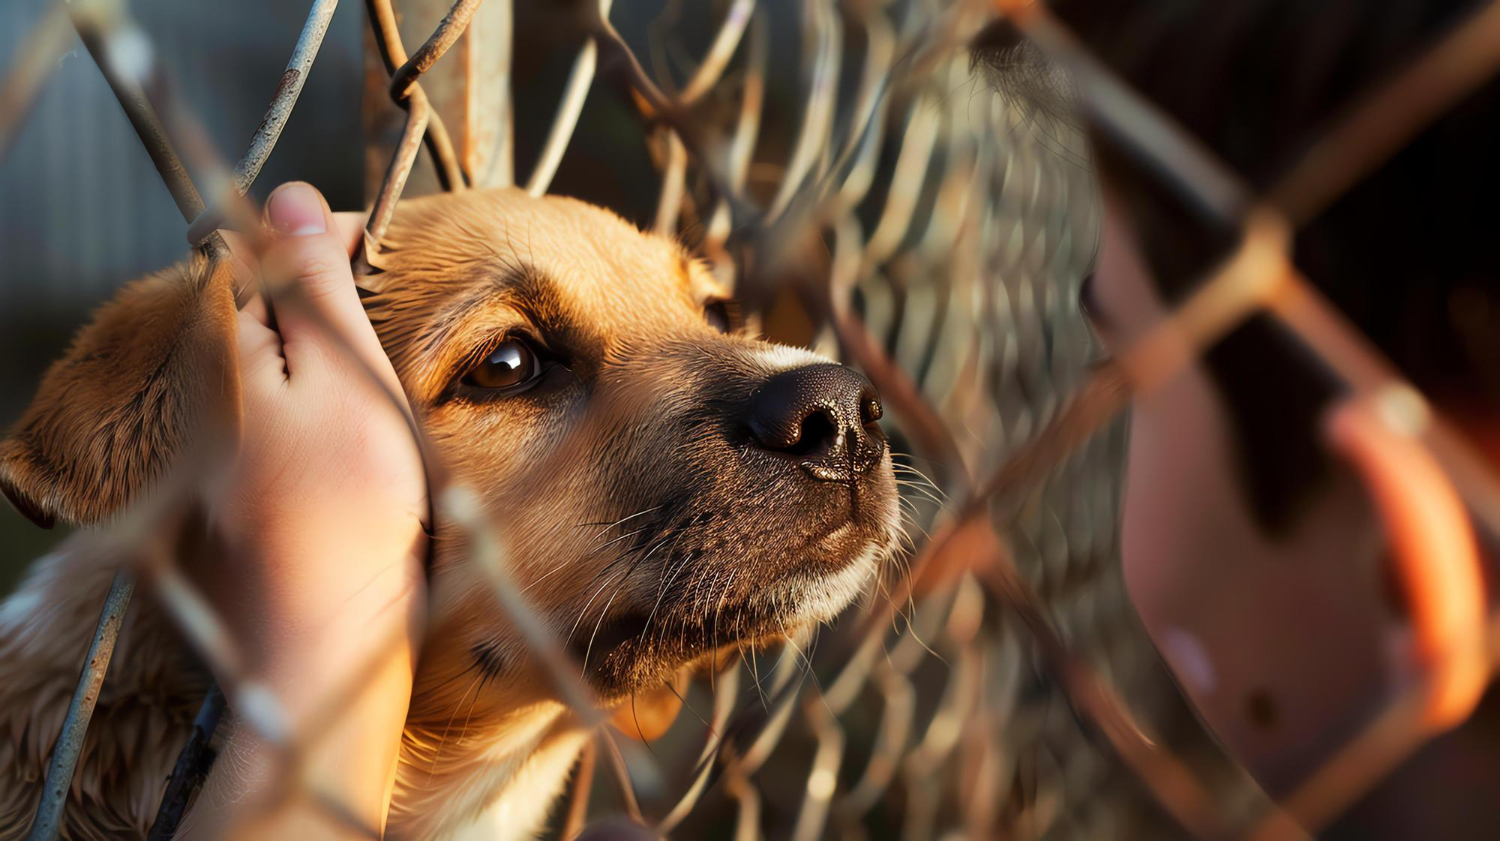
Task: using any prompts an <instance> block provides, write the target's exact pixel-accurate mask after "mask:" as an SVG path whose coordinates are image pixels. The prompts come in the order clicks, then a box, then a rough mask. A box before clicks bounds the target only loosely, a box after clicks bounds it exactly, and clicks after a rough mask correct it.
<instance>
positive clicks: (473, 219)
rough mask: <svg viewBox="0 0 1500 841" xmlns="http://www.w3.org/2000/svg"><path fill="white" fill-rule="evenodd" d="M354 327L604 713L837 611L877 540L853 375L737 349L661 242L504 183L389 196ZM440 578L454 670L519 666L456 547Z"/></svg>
mask: <svg viewBox="0 0 1500 841" xmlns="http://www.w3.org/2000/svg"><path fill="white" fill-rule="evenodd" d="M378 264H379V266H380V267H381V268H382V269H383V272H382V273H381V274H380V275H378V276H377V277H375V278H372V279H371V280H372V283H373V285H374V286H375V288H376V289H377V290H378V292H377V294H376V295H375V296H374V297H372V298H370V299H368V300H367V302H366V306H367V310H368V312H369V314H370V316H371V320H372V322H373V323H374V324H375V327H376V330H377V332H378V333H379V334H380V336H381V339H382V342H383V343H384V344H385V346H386V348H387V350H388V352H389V353H390V355H391V357H392V361H393V362H394V364H395V366H396V370H397V373H398V374H399V375H400V376H401V379H402V381H403V383H405V385H406V388H407V391H408V395H409V397H410V399H411V402H412V405H413V408H414V410H415V411H416V412H417V414H418V415H419V417H420V418H421V420H422V423H423V425H424V427H425V428H426V430H427V431H428V433H429V435H430V436H431V438H432V440H433V443H434V444H435V445H436V447H437V449H438V451H439V452H440V453H441V455H442V457H443V458H444V461H445V463H446V464H447V465H448V466H449V468H450V470H451V471H452V474H453V475H452V479H453V480H454V481H456V482H458V483H460V484H462V485H464V486H466V487H467V488H469V489H471V490H472V491H473V492H474V493H475V495H476V496H477V497H478V498H479V499H480V500H482V501H483V503H484V505H485V507H486V509H487V512H486V513H487V515H488V516H489V518H490V519H491V520H492V521H493V522H494V524H495V526H496V528H497V529H498V531H499V533H500V534H501V536H502V540H503V542H504V544H505V548H506V562H507V567H508V569H507V571H508V573H509V576H510V578H511V579H512V580H513V581H514V583H515V585H516V586H517V587H519V588H520V589H521V590H522V591H523V592H524V593H525V595H526V597H527V599H528V600H529V602H530V603H531V604H532V605H534V606H535V607H536V609H537V610H538V612H539V613H540V614H541V615H542V617H543V618H544V619H545V620H546V621H547V622H548V623H549V624H550V625H551V628H552V630H553V631H554V633H555V634H556V635H557V637H558V638H559V639H560V640H561V641H563V643H564V645H565V647H566V649H567V650H568V651H570V652H571V653H572V654H574V655H575V656H576V657H577V658H578V659H579V660H580V661H582V662H583V665H584V671H585V674H586V675H588V676H589V677H590V679H591V680H592V682H593V684H594V685H595V687H596V689H597V690H599V691H600V692H602V693H603V694H605V695H606V696H612V695H618V694H622V693H626V692H629V691H633V690H635V689H637V688H641V687H642V686H644V685H647V684H651V683H659V682H660V681H661V680H663V679H665V678H666V677H668V676H669V675H670V674H671V673H672V672H674V671H675V670H677V669H678V668H680V667H681V666H682V665H683V664H684V663H685V662H687V661H689V660H691V659H693V658H695V657H698V656H701V655H703V654H704V653H706V652H708V651H710V650H712V649H714V648H715V647H717V646H720V645H727V644H733V643H745V642H753V641H755V640H758V639H762V638H766V637H775V636H780V635H782V634H784V633H785V632H787V631H790V630H793V629H795V628H798V627H800V626H804V625H807V624H809V623H812V622H818V621H822V620H826V619H829V618H831V617H832V616H833V615H834V614H835V613H836V612H837V611H839V610H840V609H841V608H843V607H844V606H845V605H846V604H848V602H849V601H850V600H851V599H852V598H853V597H854V596H855V595H856V594H857V593H858V592H859V591H860V590H861V589H863V588H864V587H865V586H867V585H869V584H870V583H871V582H872V580H873V578H874V576H875V574H876V573H877V567H878V566H879V565H880V564H881V563H882V562H883V561H884V560H885V559H886V557H887V556H888V554H889V552H890V551H891V548H892V547H893V545H894V543H895V540H896V529H897V525H896V523H897V510H898V509H897V499H896V489H895V483H894V480H893V478H892V471H891V466H890V460H889V456H888V454H887V452H886V445H885V438H884V435H883V434H882V433H881V430H880V427H879V425H878V423H877V420H878V418H879V417H880V413H881V408H880V402H879V398H878V396H877V395H876V393H875V391H874V389H873V388H872V387H871V386H870V384H869V383H868V381H866V380H865V379H864V378H863V377H862V376H861V375H859V374H857V373H855V372H853V371H851V370H849V369H847V368H844V367H842V366H838V365H834V364H831V363H829V362H828V361H827V360H825V359H822V358H820V357H817V356H815V355H813V354H810V353H808V352H805V351H800V350H795V349H792V348H788V347H784V346H778V345H773V344H770V343H767V342H763V341H758V340H756V339H755V338H752V337H750V336H747V335H743V334H742V331H740V330H739V329H738V325H736V324H734V323H732V316H733V314H732V312H730V311H729V308H728V307H726V305H725V299H726V297H727V290H724V289H722V288H720V287H719V286H718V285H717V283H716V282H715V280H714V278H713V277H712V275H710V274H709V273H708V272H707V271H706V270H705V269H704V268H703V267H702V266H700V265H698V264H697V263H695V262H694V261H693V260H691V259H690V258H689V257H688V256H687V255H686V254H685V253H684V252H683V250H682V249H681V248H680V247H679V246H677V245H676V244H675V243H673V242H671V241H670V240H667V239H664V238H661V237H656V236H649V235H646V234H642V233H641V232H639V231H637V230H636V229H635V228H634V227H633V226H631V225H629V224H627V223H626V222H624V221H623V220H621V219H619V218H618V217H616V216H614V215H613V214H610V213H609V212H607V211H604V210H601V209H599V208H595V207H592V206H589V205H586V204H583V203H581V202H577V201H573V200H570V199H562V198H546V199H536V198H532V197H529V196H527V195H525V194H524V193H522V192H519V191H484V192H480V191H473V192H468V193H464V194H459V195H449V196H437V197H431V198H425V199H418V200H415V201H410V202H406V203H403V204H402V206H401V208H400V210H399V211H398V213H397V216H396V218H395V221H394V223H393V225H392V227H391V229H390V232H389V234H388V235H387V237H386V240H385V242H384V243H383V248H382V252H381V256H380V258H379V260H378ZM438 546H439V553H438V564H439V566H438V569H437V576H438V578H437V579H436V580H437V581H438V585H437V586H438V589H439V591H442V590H443V589H444V588H443V584H444V583H445V582H444V577H445V576H446V577H447V581H448V583H452V582H463V583H461V584H458V585H457V586H454V587H451V588H450V592H453V593H454V594H455V599H456V600H457V601H458V602H460V604H457V605H453V606H452V607H456V608H457V612H458V613H459V614H460V615H462V616H464V617H465V621H464V622H463V623H462V625H461V626H460V627H458V628H456V629H455V631H454V633H456V634H459V635H460V636H461V637H463V638H462V639H460V640H456V641H455V642H458V643H459V644H461V645H463V646H465V648H466V650H467V654H468V656H469V657H470V658H471V659H472V665H473V667H474V668H475V669H477V670H480V671H488V672H493V673H497V674H498V673H500V672H502V671H505V670H507V669H508V668H510V667H514V666H516V665H517V664H516V662H515V661H516V660H517V658H523V659H524V658H526V657H527V656H528V655H527V654H526V652H525V649H524V648H523V647H522V645H521V644H520V642H519V638H518V636H517V634H516V633H515V631H514V629H512V628H511V627H510V625H509V624H508V623H507V622H505V621H503V619H502V618H501V617H500V616H499V615H498V614H496V613H495V611H494V607H493V602H492V601H491V600H490V596H489V594H488V593H487V592H486V591H485V588H484V587H482V586H477V585H478V582H480V581H481V580H482V579H481V578H479V577H477V576H476V575H475V571H474V570H472V569H465V568H464V567H465V566H466V565H467V564H469V563H470V562H471V561H472V560H473V559H471V558H469V557H468V550H469V546H468V541H467V540H465V538H464V536H463V535H462V534H461V533H458V531H457V530H456V529H455V528H453V527H452V525H451V524H448V523H444V524H443V525H442V527H441V528H440V531H439V538H438Z"/></svg>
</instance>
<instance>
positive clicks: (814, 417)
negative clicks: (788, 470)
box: [748, 363, 885, 483]
mask: <svg viewBox="0 0 1500 841" xmlns="http://www.w3.org/2000/svg"><path fill="white" fill-rule="evenodd" d="M882 412H883V410H882V408H881V405H880V394H879V393H878V392H877V391H876V390H875V386H874V385H872V384H871V383H870V381H869V380H867V379H865V377H864V375H863V374H860V373H859V372H857V371H854V370H852V369H850V368H846V367H844V366H843V365H836V364H833V363H826V364H822V365H810V366H808V367H805V368H794V369H792V370H790V371H783V372H781V373H780V374H777V375H775V376H773V377H771V378H770V379H769V380H767V381H766V384H765V385H764V386H762V387H761V388H760V390H759V391H757V392H756V393H755V396H754V397H753V398H752V399H751V401H750V409H749V418H748V420H749V425H750V433H751V437H752V440H753V441H754V442H755V444H756V446H758V447H760V448H761V449H762V450H765V451H767V452H770V453H775V454H777V455H780V456H783V457H785V458H788V459H791V460H793V461H795V462H796V463H797V464H798V465H799V466H800V467H801V468H802V469H803V470H804V471H806V472H807V474H808V475H809V476H811V477H812V478H814V479H817V480H819V481H823V482H845V483H852V482H854V481H855V480H856V479H857V478H859V476H860V474H862V473H864V472H866V471H868V470H869V469H870V468H871V467H874V466H875V465H876V464H877V463H879V461H880V457H881V456H882V455H884V454H885V433H884V432H883V431H882V430H881V429H880V423H879V421H880V416H881V414H882Z"/></svg>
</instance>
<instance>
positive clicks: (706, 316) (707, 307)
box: [703, 301, 739, 333]
mask: <svg viewBox="0 0 1500 841" xmlns="http://www.w3.org/2000/svg"><path fill="white" fill-rule="evenodd" d="M738 315H739V313H738V312H737V311H736V310H735V306H734V302H732V301H709V302H708V303H706V304H704V305H703V320H704V321H707V322H708V326H710V327H712V328H714V329H715V330H718V331H719V332H720V333H729V332H731V331H733V330H734V329H735V328H736V327H738V326H739V325H738V324H736V321H737V320H738V318H737V316H738Z"/></svg>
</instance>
